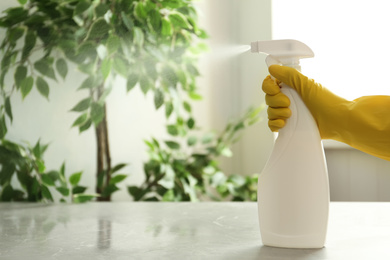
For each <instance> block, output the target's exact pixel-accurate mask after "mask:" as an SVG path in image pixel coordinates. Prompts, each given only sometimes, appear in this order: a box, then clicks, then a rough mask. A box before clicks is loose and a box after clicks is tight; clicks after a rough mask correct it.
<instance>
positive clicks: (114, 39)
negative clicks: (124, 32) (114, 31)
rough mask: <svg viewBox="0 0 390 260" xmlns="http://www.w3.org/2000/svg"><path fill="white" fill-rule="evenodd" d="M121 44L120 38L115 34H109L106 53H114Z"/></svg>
mask: <svg viewBox="0 0 390 260" xmlns="http://www.w3.org/2000/svg"><path fill="white" fill-rule="evenodd" d="M120 45H121V42H120V39H119V37H118V36H116V35H110V37H108V39H107V51H108V54H109V55H111V54H113V53H115V52H116V51H117V50H118V49H119V47H120Z"/></svg>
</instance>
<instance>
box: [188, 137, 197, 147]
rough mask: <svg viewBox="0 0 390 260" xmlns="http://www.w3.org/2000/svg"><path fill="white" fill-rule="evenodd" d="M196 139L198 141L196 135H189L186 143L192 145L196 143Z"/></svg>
mask: <svg viewBox="0 0 390 260" xmlns="http://www.w3.org/2000/svg"><path fill="white" fill-rule="evenodd" d="M197 141H198V139H197V138H196V136H190V137H188V139H187V144H188V146H193V145H195V144H196V142H197Z"/></svg>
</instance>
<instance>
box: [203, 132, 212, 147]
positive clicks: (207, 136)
mask: <svg viewBox="0 0 390 260" xmlns="http://www.w3.org/2000/svg"><path fill="white" fill-rule="evenodd" d="M213 140H214V134H213V133H207V134H205V135H204V136H203V138H202V144H208V143H211V142H212V141H213Z"/></svg>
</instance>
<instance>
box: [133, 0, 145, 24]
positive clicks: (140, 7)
mask: <svg viewBox="0 0 390 260" xmlns="http://www.w3.org/2000/svg"><path fill="white" fill-rule="evenodd" d="M134 11H135V16H136V17H137V18H138V19H140V20H143V19H145V18H146V17H147V15H148V14H147V12H146V10H145V6H144V3H143V2H138V3H137V5H136V6H135V9H134Z"/></svg>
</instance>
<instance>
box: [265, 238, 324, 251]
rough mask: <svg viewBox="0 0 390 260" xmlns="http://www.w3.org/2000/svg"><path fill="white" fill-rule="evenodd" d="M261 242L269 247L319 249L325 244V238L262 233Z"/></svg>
mask: <svg viewBox="0 0 390 260" xmlns="http://www.w3.org/2000/svg"><path fill="white" fill-rule="evenodd" d="M262 238H263V241H262V242H263V244H264V245H265V246H269V247H279V248H300V249H320V248H323V247H324V245H325V238H324V237H323V236H318V235H306V236H286V235H275V234H274V235H272V236H269V235H268V236H267V235H264V234H263V235H262Z"/></svg>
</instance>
